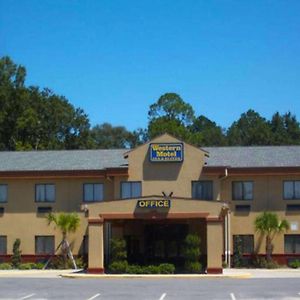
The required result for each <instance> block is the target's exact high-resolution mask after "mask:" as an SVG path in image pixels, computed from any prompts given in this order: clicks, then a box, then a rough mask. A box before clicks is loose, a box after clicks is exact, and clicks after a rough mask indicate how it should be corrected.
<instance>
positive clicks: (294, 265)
mask: <svg viewBox="0 0 300 300" xmlns="http://www.w3.org/2000/svg"><path fill="white" fill-rule="evenodd" d="M289 267H291V268H293V269H298V268H300V261H299V260H298V259H296V260H294V261H291V262H290V263H289Z"/></svg>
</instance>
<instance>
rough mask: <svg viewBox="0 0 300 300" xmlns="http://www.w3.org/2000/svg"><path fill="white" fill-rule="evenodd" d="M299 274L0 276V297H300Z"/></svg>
mask: <svg viewBox="0 0 300 300" xmlns="http://www.w3.org/2000/svg"><path fill="white" fill-rule="evenodd" d="M299 283H300V281H299V279H298V278H284V279H270V278H259V279H258V278H257V279H228V278H212V279H179V278H177V279H174V278H166V279H138V278H131V279H66V278H40V279H38V278H0V299H1V300H4V299H5V300H9V299H11V300H17V299H19V300H23V299H24V300H25V299H28V300H38V299H39V300H41V299H44V300H46V299H47V300H51V299H68V300H70V299H75V300H77V299H78V300H94V299H95V300H196V299H197V300H200V299H205V300H206V299H208V300H214V299H228V300H239V299H243V300H247V299H274V300H276V299H284V300H288V299H290V300H293V299H298V300H299V299H300V284H299Z"/></svg>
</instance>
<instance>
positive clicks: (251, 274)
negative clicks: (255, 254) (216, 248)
mask: <svg viewBox="0 0 300 300" xmlns="http://www.w3.org/2000/svg"><path fill="white" fill-rule="evenodd" d="M1 277H2V278H4V277H6V278H60V277H63V278H78V279H80V278H81V279H83V278H86V279H88V278H98V279H118V278H119V279H120V278H145V279H147V278H148V279H156V278H170V279H172V278H173V279H176V278H177V279H178V278H182V279H189V278H192V279H208V278H232V279H249V278H300V269H288V268H287V269H272V270H267V269H224V270H223V274H216V275H214V274H172V275H168V274H166V275H164V274H157V275H156V274H151V275H139V274H137V275H131V274H86V273H81V272H80V271H74V270H72V269H71V270H0V278H1Z"/></svg>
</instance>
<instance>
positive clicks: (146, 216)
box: [99, 211, 208, 220]
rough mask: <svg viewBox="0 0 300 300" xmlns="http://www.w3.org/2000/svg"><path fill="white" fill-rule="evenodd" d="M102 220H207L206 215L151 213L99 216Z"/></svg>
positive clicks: (105, 214)
mask: <svg viewBox="0 0 300 300" xmlns="http://www.w3.org/2000/svg"><path fill="white" fill-rule="evenodd" d="M99 216H100V218H101V219H103V220H118V219H123V220H124V219H126V220H128V219H146V220H149V219H150V220H155V219H157V220H161V219H198V218H207V216H208V213H202V212H201V213H192V212H191V213H189V212H186V213H164V212H158V211H151V212H149V213H104V214H100V215H99Z"/></svg>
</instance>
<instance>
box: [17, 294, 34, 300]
mask: <svg viewBox="0 0 300 300" xmlns="http://www.w3.org/2000/svg"><path fill="white" fill-rule="evenodd" d="M34 295H35V294H30V295H27V296H24V297H22V298H19V300H24V299H28V298H30V297H32V296H34Z"/></svg>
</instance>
